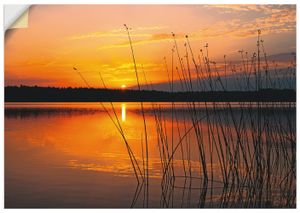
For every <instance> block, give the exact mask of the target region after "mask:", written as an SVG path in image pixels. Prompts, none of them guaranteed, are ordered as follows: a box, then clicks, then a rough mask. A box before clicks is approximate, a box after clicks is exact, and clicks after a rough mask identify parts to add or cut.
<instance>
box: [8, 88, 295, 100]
mask: <svg viewBox="0 0 300 213" xmlns="http://www.w3.org/2000/svg"><path fill="white" fill-rule="evenodd" d="M140 101H142V102H296V92H295V90H288V89H284V90H279V89H262V90H259V91H211V92H208V91H207V92H174V93H170V92H164V91H155V90H152V91H149V90H142V91H138V90H113V89H96V88H57V87H37V86H33V87H29V86H20V87H17V86H7V87H5V102H140Z"/></svg>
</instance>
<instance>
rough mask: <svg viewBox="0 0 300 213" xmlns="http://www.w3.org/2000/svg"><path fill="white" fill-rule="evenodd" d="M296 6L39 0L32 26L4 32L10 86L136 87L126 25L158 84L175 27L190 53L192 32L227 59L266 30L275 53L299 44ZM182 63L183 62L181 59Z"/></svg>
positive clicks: (197, 43) (141, 66) (142, 65)
mask: <svg viewBox="0 0 300 213" xmlns="http://www.w3.org/2000/svg"><path fill="white" fill-rule="evenodd" d="M295 19H296V7H295V6H291V5H282V6H281V5H151V6H149V5H148V6H146V5H144V6H143V5H132V6H130V5H43V6H32V7H31V8H30V12H29V27H28V28H26V29H13V30H8V31H7V32H6V36H5V85H20V84H25V85H39V86H85V85H84V83H83V81H82V80H81V78H80V76H79V75H78V74H76V73H75V71H74V70H73V66H75V67H76V68H78V70H79V71H80V72H81V73H82V75H83V76H84V77H85V78H86V80H87V81H88V82H89V84H90V85H91V86H93V87H100V86H101V81H100V78H99V72H101V74H102V76H103V78H104V81H105V83H106V85H108V87H110V88H120V87H121V85H126V86H127V87H130V86H135V85H136V80H135V73H134V70H133V65H132V58H131V52H130V47H129V46H128V38H127V34H126V31H125V29H124V27H123V24H124V23H126V24H127V25H128V26H130V27H131V28H132V31H131V34H132V40H133V44H134V50H135V55H136V60H137V64H138V70H139V73H140V74H141V72H142V70H144V71H145V73H146V75H147V80H148V81H151V82H152V83H158V82H166V81H167V74H166V73H165V72H164V60H163V58H164V57H166V58H167V62H168V66H169V67H171V48H172V46H173V40H172V37H171V32H175V34H176V35H177V38H178V46H179V50H180V53H181V56H182V57H183V56H184V54H185V49H184V45H183V44H184V42H185V39H184V35H186V34H188V35H189V38H190V42H191V45H192V48H193V51H194V53H195V54H197V55H198V54H199V53H200V52H199V50H200V48H203V46H204V45H205V44H206V43H208V44H209V54H210V58H211V59H212V60H215V61H217V62H218V61H220V62H222V58H223V55H224V54H226V55H227V58H228V60H235V59H237V58H238V57H239V53H238V52H237V51H238V50H240V49H244V50H246V51H248V52H249V53H250V52H253V51H255V48H256V30H257V29H258V28H260V29H261V30H262V37H263V39H264V40H265V43H264V44H265V47H266V49H267V52H268V54H269V55H271V54H279V53H286V52H292V51H295V49H296V20H295ZM175 63H177V62H176V61H175Z"/></svg>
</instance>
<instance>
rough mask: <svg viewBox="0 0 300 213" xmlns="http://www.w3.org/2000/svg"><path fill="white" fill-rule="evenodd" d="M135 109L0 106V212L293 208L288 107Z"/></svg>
mask: <svg viewBox="0 0 300 213" xmlns="http://www.w3.org/2000/svg"><path fill="white" fill-rule="evenodd" d="M143 112H144V118H143V113H142V110H141V104H140V103H113V106H112V105H111V104H110V103H104V104H103V105H101V104H100V103H6V104H5V207H6V208H19V207H21V208H24V207H25V208H26V207H29V208H35V207H42V208H64V207H68V208H76V207H85V208H104V207H109V208H129V207H176V208H178V207H185V208H189V207H190V208H196V207H250V208H251V207H293V208H294V207H295V205H296V204H295V198H296V194H295V193H296V187H295V183H296V175H295V162H296V159H295V157H296V153H295V150H296V139H295V138H296V136H295V135H296V108H295V104H294V103H286V104H276V103H269V104H261V105H259V106H257V105H255V104H251V103H245V104H239V103H231V104H230V105H227V104H226V103H219V104H213V103H208V104H204V103H201V104H200V103H196V104H194V105H193V104H191V103H190V104H187V103H176V104H174V105H172V104H171V103H144V104H143ZM114 122H115V123H114ZM145 124H146V131H145ZM118 128H119V130H118ZM120 129H121V131H120ZM145 133H146V134H145ZM145 135H147V137H145ZM146 141H147V144H148V146H147V147H146ZM147 150H148V158H147V157H146V156H147ZM147 159H148V161H147ZM147 165H148V167H147ZM147 168H148V169H147ZM147 171H148V172H147ZM136 174H137V175H136ZM146 174H148V175H146ZM205 174H206V175H205ZM147 183H148V184H147Z"/></svg>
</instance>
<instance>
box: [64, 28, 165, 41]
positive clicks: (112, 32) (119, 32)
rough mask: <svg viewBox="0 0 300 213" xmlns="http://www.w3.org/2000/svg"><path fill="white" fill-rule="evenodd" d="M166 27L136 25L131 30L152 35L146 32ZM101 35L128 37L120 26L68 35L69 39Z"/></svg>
mask: <svg viewBox="0 0 300 213" xmlns="http://www.w3.org/2000/svg"><path fill="white" fill-rule="evenodd" d="M166 28H167V27H166V26H148V27H136V28H134V29H133V30H131V31H132V32H134V33H133V34H132V36H133V37H149V36H151V33H145V32H148V31H155V30H161V29H166ZM141 31H142V32H141ZM101 37H127V33H126V31H125V29H124V28H119V29H112V30H109V31H98V32H91V33H86V34H80V35H74V36H71V37H68V39H70V40H83V39H91V38H101Z"/></svg>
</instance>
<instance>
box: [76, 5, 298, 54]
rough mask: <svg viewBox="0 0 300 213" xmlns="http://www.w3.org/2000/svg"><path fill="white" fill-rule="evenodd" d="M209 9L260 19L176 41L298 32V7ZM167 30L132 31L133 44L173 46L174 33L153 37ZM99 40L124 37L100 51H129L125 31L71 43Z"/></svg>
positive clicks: (219, 24) (235, 22) (218, 24)
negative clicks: (124, 49)
mask: <svg viewBox="0 0 300 213" xmlns="http://www.w3.org/2000/svg"><path fill="white" fill-rule="evenodd" d="M204 7H206V8H215V9H218V10H219V11H221V12H225V13H227V12H228V13H234V12H247V13H252V12H253V11H255V12H258V13H259V16H258V17H257V18H253V19H249V18H248V19H244V18H243V19H242V18H236V17H237V16H236V15H235V16H233V17H234V18H232V19H230V20H225V21H217V22H215V23H214V24H212V25H210V26H209V27H205V28H200V29H198V30H195V31H193V32H186V33H176V39H179V40H180V39H185V35H186V34H188V35H189V38H190V39H191V40H200V39H201V40H202V39H209V38H217V37H226V36H227V37H235V38H247V37H253V36H257V30H258V29H260V30H261V31H262V34H263V35H269V34H279V33H286V32H292V31H295V30H296V7H295V6H294V5H205V6H204ZM167 28H168V27H165V26H150V27H136V28H132V30H131V36H132V37H133V38H134V39H133V40H132V44H133V45H134V46H137V45H145V44H152V43H160V42H168V41H169V42H171V41H172V40H173V37H172V34H171V32H159V33H153V32H152V31H158V30H162V29H167ZM98 37H121V38H124V41H123V42H119V43H115V44H106V45H103V46H101V47H99V48H98V50H104V49H114V48H124V47H128V46H129V43H128V41H127V34H126V32H125V30H124V29H122V28H120V29H114V30H110V31H104V32H93V33H88V34H83V35H76V36H72V37H71V38H70V39H72V40H80V39H90V38H98Z"/></svg>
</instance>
